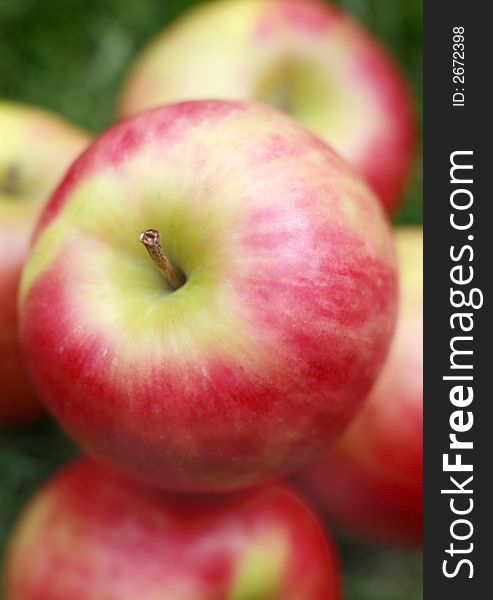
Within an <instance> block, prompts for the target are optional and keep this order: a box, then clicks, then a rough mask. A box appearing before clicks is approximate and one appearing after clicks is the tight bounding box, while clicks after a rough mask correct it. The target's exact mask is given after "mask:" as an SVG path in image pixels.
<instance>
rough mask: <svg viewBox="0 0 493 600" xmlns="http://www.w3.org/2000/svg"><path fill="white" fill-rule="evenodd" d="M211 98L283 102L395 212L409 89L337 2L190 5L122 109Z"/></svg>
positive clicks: (142, 61) (136, 77) (134, 72)
mask: <svg viewBox="0 0 493 600" xmlns="http://www.w3.org/2000/svg"><path fill="white" fill-rule="evenodd" d="M209 98H216V99H238V100H242V99H243V100H257V101H263V102H268V103H271V104H274V105H276V106H277V107H279V108H282V109H283V110H285V111H287V112H288V113H290V114H291V115H292V116H293V117H295V118H296V119H297V120H299V121H300V122H301V123H303V124H304V125H305V126H306V127H308V128H309V129H310V130H311V131H313V132H315V133H316V134H317V135H319V136H320V137H322V138H323V139H324V140H325V141H326V142H329V143H330V145H332V146H333V147H334V149H335V150H336V151H337V152H338V153H339V154H340V155H341V156H342V157H343V158H345V159H346V160H347V161H348V162H349V163H350V164H351V165H352V166H353V168H354V169H355V170H356V171H357V172H359V173H360V175H361V176H363V177H364V178H365V179H366V181H367V182H368V183H369V184H370V186H371V187H372V188H373V189H374V191H375V192H376V193H377V195H378V196H379V197H380V198H381V200H382V202H383V204H384V205H385V207H386V208H387V210H388V211H389V212H393V211H395V210H396V208H397V205H398V203H399V201H400V200H401V197H402V194H403V190H404V187H405V184H406V181H407V179H408V175H409V171H410V167H411V164H412V159H413V154H414V149H415V123H414V115H413V110H412V103H411V98H410V94H409V91H408V88H407V85H406V83H405V81H404V78H403V76H402V74H401V72H400V69H399V68H398V66H397V65H396V64H395V63H394V62H393V60H392V59H391V57H390V56H389V54H388V52H387V51H385V50H384V49H383V48H382V47H381V46H380V45H379V43H378V42H377V41H376V40H375V39H374V37H373V36H372V35H371V34H370V33H368V32H367V31H366V30H365V29H363V28H362V27H361V26H360V25H359V24H358V23H356V22H355V21H354V20H353V19H351V18H350V17H349V16H348V15H346V14H345V13H343V12H342V11H340V9H338V8H335V7H333V6H330V5H327V4H325V3H321V2H313V1H310V0H306V1H305V0H219V1H216V2H209V3H206V4H204V5H202V6H198V7H196V8H193V9H191V10H190V11H189V12H188V13H186V14H185V15H184V16H183V17H182V18H181V19H179V20H178V21H177V22H176V23H175V24H173V25H172V26H171V27H169V28H168V29H167V30H165V31H164V32H163V33H162V34H161V35H160V36H159V37H158V38H157V39H156V40H154V41H153V42H152V43H151V44H150V46H149V47H148V48H147V49H145V50H144V51H143V53H142V54H141V56H140V57H139V58H138V59H137V61H136V63H135V65H134V66H133V68H132V69H131V72H130V75H129V77H128V79H127V81H126V83H125V85H124V87H123V90H122V95H121V100H120V106H119V112H120V115H121V116H124V117H127V116H129V115H134V114H136V113H138V112H141V111H142V110H144V109H148V108H151V107H155V106H158V105H161V104H165V103H171V102H179V101H182V100H191V99H209Z"/></svg>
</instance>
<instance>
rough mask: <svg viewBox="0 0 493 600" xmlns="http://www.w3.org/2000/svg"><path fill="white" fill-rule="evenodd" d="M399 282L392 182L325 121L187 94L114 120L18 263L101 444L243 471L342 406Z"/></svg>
mask: <svg viewBox="0 0 493 600" xmlns="http://www.w3.org/2000/svg"><path fill="white" fill-rule="evenodd" d="M142 232H144V233H142ZM159 237H160V238H161V240H162V245H163V246H164V253H163V250H162V248H160V246H159ZM139 238H140V241H142V242H143V243H144V244H145V246H146V248H147V249H148V250H149V253H150V254H151V255H152V256H153V259H152V260H151V257H150V256H149V255H148V253H147V252H146V248H144V247H143V246H142V244H141V243H140V241H139ZM154 262H155V263H156V264H154ZM173 271H174V274H173ZM183 282H184V284H183ZM396 287H397V283H396V273H395V264H394V249H393V240H392V235H391V230H390V227H389V225H388V222H387V220H386V218H385V215H384V214H383V211H382V209H381V206H380V204H379V202H378V200H376V198H375V196H373V195H372V193H371V192H370V191H369V189H368V188H367V187H366V185H365V184H364V183H363V182H361V181H360V180H359V179H358V177H356V176H355V175H354V174H353V172H352V171H351V170H350V169H349V168H348V167H347V166H346V164H345V163H344V162H343V161H342V160H340V159H339V158H338V157H337V156H336V155H335V154H334V153H333V152H332V150H330V148H328V147H327V146H326V145H325V144H324V143H323V142H322V141H321V140H320V139H319V138H317V137H315V136H313V135H312V134H310V133H309V132H308V131H307V130H305V129H304V128H303V127H301V126H300V125H299V124H297V123H296V122H295V121H293V120H292V119H290V118H289V117H287V116H285V115H283V114H281V113H280V112H278V111H276V110H274V109H273V108H270V107H268V106H265V105H255V104H248V103H243V102H226V101H202V102H188V103H183V104H178V105H170V106H167V107H163V108H160V109H157V110H154V111H150V112H148V113H144V114H142V115H140V116H138V117H136V118H134V119H130V120H127V121H124V122H122V123H120V124H118V125H116V126H115V127H113V128H112V129H110V130H109V131H107V132H106V133H104V134H103V135H102V136H101V137H99V138H98V139H97V140H96V141H95V143H94V144H93V145H92V146H91V147H90V148H89V149H88V150H87V151H86V152H85V153H84V154H83V155H82V157H81V158H80V159H79V160H78V161H76V163H75V164H74V165H73V167H72V168H71V169H70V171H69V172H68V174H67V176H66V177H65V179H64V181H63V182H62V183H61V185H60V186H59V188H58V189H57V191H56V192H55V194H54V195H53V197H52V199H51V202H50V203H49V204H48V206H47V208H46V210H45V211H44V214H43V216H42V217H41V220H40V222H39V226H38V229H37V232H36V235H35V240H34V244H33V248H32V251H31V254H30V257H29V260H28V262H27V266H26V269H25V271H24V277H23V282H22V292H21V306H22V325H21V327H22V340H23V347H24V351H25V355H26V358H27V363H28V365H29V368H30V373H31V375H32V377H33V380H34V382H35V383H36V385H37V389H38V391H39V393H40V395H41V397H42V398H43V400H44V402H45V404H46V406H47V407H48V408H49V410H50V411H51V412H52V413H53V414H54V415H55V417H56V418H57V419H58V420H59V422H60V423H61V424H62V425H63V427H64V428H65V429H66V430H67V431H68V432H69V434H71V436H72V437H73V438H74V439H75V440H76V441H77V442H78V443H79V444H80V445H81V446H82V447H83V448H84V449H85V450H86V451H87V452H88V453H89V454H90V455H92V456H95V457H99V458H100V459H102V460H104V461H106V462H107V463H110V464H112V465H114V466H115V467H117V468H120V469H123V470H125V471H128V472H129V473H133V474H134V475H135V476H137V477H139V478H141V479H142V480H143V481H147V482H149V483H152V484H154V485H158V486H161V487H163V488H167V489H173V490H180V491H226V490H234V489H238V488H242V487H247V486H250V485H254V484H258V483H260V482H263V481H267V480H270V479H272V478H274V477H277V476H280V475H282V474H285V473H286V472H288V471H291V470H294V469H296V468H297V467H298V466H300V465H301V464H303V463H306V462H307V461H308V460H310V459H311V458H312V457H313V456H314V455H315V454H316V453H317V452H320V451H321V450H322V449H323V448H324V447H325V446H326V445H327V444H328V443H329V442H330V440H331V439H332V438H333V437H334V436H335V435H337V434H338V433H339V432H340V431H341V430H342V428H343V427H344V426H345V425H346V423H347V422H348V421H349V419H350V418H351V417H352V416H353V414H354V413H355V411H356V410H357V409H358V407H359V405H360V402H361V401H362V400H363V398H364V397H365V396H366V395H367V393H368V391H369V388H370V386H371V385H372V383H373V381H374V380H375V378H376V376H377V374H378V371H379V369H380V367H381V364H382V362H383V359H384V356H385V354H386V351H387V348H388V344H389V343H390V339H391V335H392V330H393V326H394V316H395V315H394V313H395V310H396V295H397V293H396ZM176 288H177V289H176Z"/></svg>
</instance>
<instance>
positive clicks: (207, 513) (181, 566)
mask: <svg viewBox="0 0 493 600" xmlns="http://www.w3.org/2000/svg"><path fill="white" fill-rule="evenodd" d="M6 581H7V596H8V598H9V600H67V599H68V598H70V599H74V600H92V599H95V598H105V599H106V598H108V599H109V598H111V599H112V600H135V598H139V600H157V599H159V600H167V599H168V598H169V600H192V599H193V600H217V599H219V598H221V599H224V600H255V599H257V598H258V599H259V598H269V600H339V598H340V591H339V565H338V561H337V557H336V553H335V550H334V547H333V545H332V543H331V541H330V539H329V538H327V537H326V536H325V535H324V533H323V532H322V530H321V528H320V526H319V524H318V522H317V520H316V518H315V516H314V515H313V514H312V512H311V510H310V509H309V508H308V506H307V505H306V504H305V503H304V502H303V501H302V500H301V499H300V498H299V497H298V496H297V495H295V493H294V492H293V491H291V490H290V489H288V488H286V487H284V486H275V487H269V488H265V489H262V490H258V491H254V492H248V493H243V494H237V495H228V496H208V497H203V496H198V497H196V496H193V495H192V496H173V495H171V494H169V493H165V492H162V491H156V490H155V489H153V488H149V487H146V486H141V485H140V484H138V483H135V482H134V481H133V480H129V479H127V478H125V477H123V476H121V475H120V474H117V473H116V472H114V471H112V470H109V469H108V468H106V467H104V466H102V465H100V464H97V463H96V462H92V461H88V460H84V461H80V462H77V463H74V464H73V465H71V466H70V467H68V468H66V469H65V470H63V471H62V472H61V473H60V474H59V475H58V476H57V477H55V478H54V480H52V481H51V482H50V483H49V484H48V485H46V486H45V487H44V488H43V489H42V490H41V491H40V492H39V493H38V494H37V496H36V497H35V498H34V500H33V501H32V502H31V504H30V505H29V506H28V508H27V510H26V512H25V513H24V515H23V516H22V517H21V519H20V521H19V523H18V526H17V528H16V530H15V532H14V536H13V539H12V541H11V543H10V547H9V552H8V560H7V576H6Z"/></svg>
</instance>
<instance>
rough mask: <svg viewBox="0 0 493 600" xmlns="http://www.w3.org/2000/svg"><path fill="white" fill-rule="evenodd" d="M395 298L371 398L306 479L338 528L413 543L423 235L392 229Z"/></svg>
mask: <svg viewBox="0 0 493 600" xmlns="http://www.w3.org/2000/svg"><path fill="white" fill-rule="evenodd" d="M396 240H397V252H398V257H399V268H400V282H401V300H400V315H399V317H398V321H397V332H396V334H395V338H394V341H393V344H392V346H391V351H390V354H389V357H388V358H387V361H386V364H385V366H384V369H383V371H382V374H381V375H380V377H379V379H378V380H377V383H376V385H375V387H374V389H373V390H372V392H371V393H370V396H369V398H368V400H367V401H366V403H365V404H364V406H363V409H362V410H361V411H360V413H359V414H358V415H357V417H356V419H355V420H354V421H353V422H352V423H351V425H350V426H349V429H348V431H347V432H346V433H345V434H344V435H343V436H342V438H341V439H340V440H338V441H337V442H336V444H335V446H333V447H332V448H331V449H330V450H329V451H328V452H327V453H326V455H325V456H324V457H323V458H322V459H321V460H320V461H319V462H317V463H316V464H315V465H313V466H312V467H310V468H308V469H307V470H306V472H305V473H304V476H303V480H304V483H305V484H306V486H307V487H308V489H309V490H310V491H311V492H312V493H313V495H314V497H315V498H316V499H318V500H319V502H320V504H321V505H322V506H323V507H324V508H325V509H326V510H327V511H328V513H329V515H330V516H332V517H333V518H334V519H335V520H336V521H337V522H339V523H340V524H342V525H343V526H344V527H346V528H348V529H350V530H351V531H353V532H354V533H356V534H359V535H361V536H364V537H367V538H369V539H372V540H378V541H383V542H388V543H395V544H403V545H419V544H421V539H422V520H423V506H422V502H423V501H422V492H423V481H422V479H423V432H422V427H423V233H422V229H421V228H417V227H416V228H400V229H397V231H396Z"/></svg>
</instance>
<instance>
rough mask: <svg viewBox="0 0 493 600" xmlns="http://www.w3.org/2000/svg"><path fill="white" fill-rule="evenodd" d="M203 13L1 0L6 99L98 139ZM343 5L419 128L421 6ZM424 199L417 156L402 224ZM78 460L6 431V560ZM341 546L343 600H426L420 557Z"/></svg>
mask: <svg viewBox="0 0 493 600" xmlns="http://www.w3.org/2000/svg"><path fill="white" fill-rule="evenodd" d="M197 3H198V1H197V0H0V98H9V99H12V100H17V101H23V102H28V103H32V104H38V105H40V106H44V107H47V108H50V109H52V110H55V111H57V112H59V113H61V114H62V115H64V116H65V117H67V118H69V119H71V120H72V121H74V122H75V123H77V124H79V125H81V126H84V127H86V128H88V129H90V130H91V131H93V132H95V133H97V132H100V131H102V130H103V129H105V128H106V127H108V126H109V125H110V124H111V122H112V117H113V114H114V106H115V100H116V97H117V95H118V91H119V88H120V85H121V82H122V80H123V77H124V75H125V73H126V69H127V67H128V65H129V64H130V62H131V61H132V57H133V56H134V54H135V52H136V51H137V50H138V49H139V48H141V47H142V46H143V45H144V44H146V42H147V41H149V39H150V38H151V37H152V36H153V35H154V34H155V33H157V32H158V31H159V30H160V29H161V28H162V27H163V26H164V25H165V24H166V23H168V22H169V21H170V20H172V19H173V18H174V17H176V16H177V15H178V14H180V13H181V12H182V11H183V10H184V9H185V8H187V7H189V6H192V5H194V4H197ZM337 3H338V4H340V5H341V6H343V7H344V8H346V9H347V10H349V11H351V12H352V13H354V14H355V15H356V16H357V17H358V18H359V19H360V20H361V21H363V22H364V23H366V25H367V26H368V27H369V28H370V29H371V30H372V31H373V32H374V33H375V34H376V35H377V36H378V37H379V38H380V39H381V40H383V42H384V43H385V44H386V45H387V46H388V47H389V48H390V49H391V50H392V52H393V54H394V55H395V56H396V57H397V59H398V60H399V62H400V63H401V65H402V66H403V67H404V69H405V70H406V72H407V73H408V76H409V80H410V83H411V86H412V89H413V93H414V97H415V100H416V102H415V105H416V112H417V116H418V121H419V123H421V119H422V103H421V91H422V33H423V32H422V5H421V0H339V2H337ZM0 135H1V132H0ZM421 190H422V185H421V151H420V152H419V154H418V157H417V160H416V169H415V174H414V177H413V180H412V182H411V185H410V189H409V192H408V194H407V198H406V200H405V202H404V203H403V207H402V209H401V211H400V212H399V214H398V215H397V217H396V219H395V221H396V222H398V223H421V222H422V197H421ZM75 453H76V451H75V449H74V448H73V447H72V445H71V443H70V442H69V441H68V440H67V439H66V438H65V437H64V436H63V435H62V434H61V433H60V432H59V431H58V430H57V428H56V426H55V425H53V424H52V423H51V422H49V421H48V420H46V421H44V422H41V423H38V424H36V425H34V426H30V427H24V428H17V429H10V430H8V429H5V430H1V431H0V553H1V554H3V550H4V548H5V542H6V539H7V537H8V534H9V531H10V529H11V526H12V523H13V521H14V519H15V516H16V515H17V514H18V511H19V510H20V509H21V507H22V505H23V504H24V503H25V501H26V500H27V498H29V496H30V495H31V494H32V493H33V491H34V490H35V489H36V488H38V487H39V485H40V484H41V483H42V482H43V481H44V480H45V479H46V478H47V477H48V476H49V475H50V474H51V473H52V472H53V471H55V470H56V469H57V468H58V467H59V466H60V465H62V464H64V463H65V462H67V461H68V460H69V459H70V457H71V456H73V455H75ZM338 541H339V546H340V550H341V556H342V562H343V568H344V585H345V599H346V600H419V599H421V598H422V591H421V580H422V571H421V557H420V556H419V555H416V554H414V553H411V552H404V551H397V550H390V549H382V548H373V547H370V546H366V545H364V544H361V543H360V542H357V541H355V540H352V539H350V538H347V537H345V536H343V535H339V536H338ZM1 558H2V557H1V555H0V560H1ZM26 568H29V567H28V565H26ZM0 594H1V592H0ZM67 600H70V599H67Z"/></svg>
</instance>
